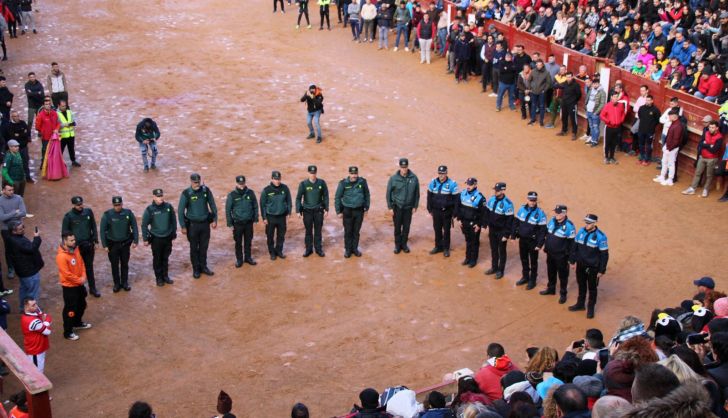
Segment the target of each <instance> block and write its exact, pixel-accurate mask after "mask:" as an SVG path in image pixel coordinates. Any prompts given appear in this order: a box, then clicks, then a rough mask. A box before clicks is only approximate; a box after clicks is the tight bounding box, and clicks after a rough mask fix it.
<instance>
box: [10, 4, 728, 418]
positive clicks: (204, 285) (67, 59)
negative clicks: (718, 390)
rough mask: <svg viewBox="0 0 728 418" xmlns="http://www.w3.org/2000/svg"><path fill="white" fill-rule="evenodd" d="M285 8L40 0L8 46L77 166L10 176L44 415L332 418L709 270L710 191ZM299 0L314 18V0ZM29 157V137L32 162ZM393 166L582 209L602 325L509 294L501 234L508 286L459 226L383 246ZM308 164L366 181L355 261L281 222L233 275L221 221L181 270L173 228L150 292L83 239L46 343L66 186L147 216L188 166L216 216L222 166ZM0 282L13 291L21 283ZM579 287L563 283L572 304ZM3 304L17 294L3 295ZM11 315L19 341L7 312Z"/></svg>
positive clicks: (339, 231)
mask: <svg viewBox="0 0 728 418" xmlns="http://www.w3.org/2000/svg"><path fill="white" fill-rule="evenodd" d="M312 3H315V2H313V1H312ZM286 7H287V13H286V14H285V15H283V14H280V13H278V14H275V15H273V14H271V4H270V2H269V1H268V0H265V1H259V0H246V1H238V2H227V1H221V0H211V1H182V0H178V1H170V0H151V1H142V0H127V1H121V0H109V1H99V0H69V1H64V2H60V3H58V2H53V3H52V2H50V1H47V0H43V1H42V2H41V3H40V4H39V8H40V13H38V18H39V20H40V28H39V29H40V34H38V35H35V36H33V35H26V36H23V37H21V38H20V39H17V40H15V39H13V40H9V39H8V48H9V50H10V53H9V54H10V61H8V62H7V63H4V65H3V69H4V70H5V74H6V76H8V78H9V84H10V86H11V90H12V91H14V92H15V93H16V106H19V107H20V108H21V109H22V110H23V112H21V114H22V113H24V111H25V98H24V95H22V94H21V92H22V83H24V81H25V75H26V73H27V72H28V71H31V70H32V71H36V72H37V73H39V75H40V76H41V80H43V81H45V77H46V75H47V73H48V71H49V65H48V64H49V63H50V62H51V61H58V62H60V64H61V67H62V69H63V70H64V71H65V73H66V77H67V80H68V83H69V87H70V102H71V106H72V107H73V108H74V110H75V111H76V112H77V119H78V124H79V128H78V133H77V137H78V140H77V141H78V142H77V147H78V149H79V153H80V158H79V161H80V162H81V163H82V164H83V167H82V168H80V169H73V171H72V172H71V177H70V179H67V180H63V181H60V182H56V183H48V182H45V181H41V182H39V183H38V184H36V185H30V186H29V187H28V190H27V202H28V207H29V211H30V212H32V213H34V214H36V217H35V218H34V219H31V220H29V221H28V224H29V225H30V226H34V225H38V226H39V227H40V228H41V230H42V234H43V238H44V244H43V251H44V257H45V260H46V267H45V269H44V270H43V272H42V277H43V286H42V298H41V305H42V306H43V307H44V308H45V309H46V310H47V311H49V312H50V313H51V314H52V315H54V317H55V319H56V325H55V333H54V334H53V336H52V338H51V340H52V342H51V350H50V353H49V356H48V360H47V367H46V372H47V374H48V376H49V378H50V379H51V381H52V382H53V384H54V387H55V389H54V390H53V393H52V396H53V410H54V416H56V417H61V418H65V417H79V416H85V417H123V416H126V415H125V414H126V410H127V408H128V406H129V405H130V404H131V403H132V402H133V401H134V400H137V399H144V400H147V401H149V402H150V403H151V404H152V405H153V406H154V409H155V412H156V413H157V416H159V417H205V416H211V415H213V414H214V412H215V405H216V396H217V393H218V391H219V390H220V389H224V390H225V391H227V392H228V393H229V394H230V395H231V396H232V398H233V399H234V412H235V413H236V414H237V416H239V417H284V416H287V414H288V413H289V410H290V409H289V408H290V407H291V405H293V403H295V402H297V401H302V402H305V403H306V404H307V405H309V407H310V408H311V411H312V413H313V416H316V417H328V416H332V415H334V414H336V413H341V412H345V411H346V410H347V409H348V408H349V407H350V406H351V404H352V403H353V402H355V401H357V395H358V393H359V391H360V390H361V389H362V388H364V387H368V386H372V387H375V388H378V389H380V390H381V389H382V388H384V387H386V386H391V385H396V384H405V385H407V386H409V387H414V388H417V387H423V386H426V385H430V384H434V383H437V382H439V381H440V380H441V378H442V376H443V375H444V374H445V373H447V372H450V371H453V370H456V369H459V368H462V367H469V368H471V369H474V370H477V368H478V367H479V365H480V364H481V362H482V360H483V358H484V356H485V352H484V351H485V346H486V344H487V343H489V342H491V341H494V340H497V341H500V342H502V343H504V344H505V346H506V347H507V349H508V350H509V351H510V353H511V356H512V357H513V358H514V360H515V361H516V362H517V363H519V364H524V363H525V357H526V356H525V351H524V349H525V348H526V347H527V346H530V345H546V344H548V345H552V346H554V347H556V348H558V349H559V350H561V349H563V347H565V346H566V345H567V343H568V342H569V341H571V340H573V339H576V338H578V337H580V336H581V335H583V332H584V330H585V329H586V328H589V327H599V328H601V329H602V330H604V332H605V334H607V335H608V334H610V333H611V332H612V330H613V329H614V327H615V325H616V322H617V321H618V319H619V318H620V317H622V316H624V315H626V314H638V315H640V316H642V317H643V318H644V319H647V318H648V314H649V312H650V310H651V308H652V307H653V306H665V305H676V304H677V303H679V301H680V300H682V299H683V298H685V297H687V296H689V295H692V294H693V291H694V289H693V287H692V283H691V282H692V280H693V279H694V278H696V277H699V276H701V275H713V276H714V277H718V278H719V279H720V277H721V276H720V275H721V273H723V272H724V270H725V268H726V261H725V254H724V253H723V252H722V250H723V247H724V243H725V237H726V235H727V234H728V225H727V224H726V223H725V222H724V220H725V213H726V212H725V211H726V206H725V205H720V204H718V203H716V202H715V199H716V198H717V197H718V196H717V193H715V192H714V193H713V194H712V195H711V197H710V199H701V198H699V197H697V196H693V197H685V196H682V195H681V194H680V193H679V191H680V190H681V189H682V187H684V186H685V182H686V179H685V178H684V179H683V180H682V181H681V182H680V183H679V185H677V186H675V187H673V188H666V187H660V186H659V185H656V184H655V183H653V182H652V181H651V179H652V177H653V176H654V175H655V170H654V168H653V167H650V168H643V167H639V166H636V165H635V164H634V163H633V162H632V161H633V160H631V159H627V158H622V164H620V165H619V166H604V165H603V164H601V158H600V154H599V151H597V150H592V149H590V148H588V147H584V146H583V145H581V144H580V143H572V142H571V141H569V140H564V139H557V137H554V136H553V134H554V133H555V132H554V131H553V130H551V131H546V130H541V129H539V128H535V127H526V126H525V124H524V123H522V122H521V121H520V118H519V117H518V115H517V114H516V113H514V112H503V113H499V114H496V113H495V112H494V99H493V98H489V97H486V95H483V94H480V89H479V88H478V87H477V86H476V85H474V84H475V83H473V82H471V83H469V84H466V85H456V84H455V83H454V81H453V79H452V78H451V77H450V76H445V67H444V62H443V60H442V59H439V58H436V59H435V60H434V62H433V64H432V65H430V66H426V65H420V64H419V60H418V59H417V58H418V57H416V56H413V55H412V54H409V53H405V52H403V51H400V52H398V53H396V54H395V53H393V52H391V50H390V51H388V52H385V51H377V50H376V47H374V46H372V45H357V44H355V43H352V42H351V40H350V39H351V37H350V36H349V30H348V29H346V30H344V29H343V28H341V27H336V28H335V29H334V30H332V31H331V32H328V31H323V32H320V31H318V30H316V28H315V27H314V29H313V30H305V29H303V30H301V31H300V32H297V31H295V30H294V25H295V21H294V19H295V17H296V13H295V9H294V8H293V7H291V6H288V5H286ZM311 14H312V17H313V16H315V17H314V22H316V23H317V22H318V10H317V8H316V7H315V6H313V5H312V6H311ZM332 16H335V8H333V7H332ZM334 19H335V17H334ZM310 83H316V84H320V85H321V86H322V87H323V89H324V95H325V97H326V100H325V103H326V113H325V115H324V117H323V119H322V121H323V128H324V135H325V141H324V143H323V144H319V145H316V144H315V143H313V142H312V141H307V140H305V139H304V138H305V136H306V134H307V132H306V127H305V119H304V117H305V112H304V107H303V105H302V104H301V103H299V101H298V99H299V98H300V97H301V95H302V94H303V92H304V91H305V89H306V88H307V86H308V85H309V84H310ZM145 116H151V117H154V118H155V119H156V120H157V121H158V123H159V126H160V128H161V130H162V138H161V140H160V142H159V148H160V157H159V162H158V163H159V170H158V171H156V172H151V173H149V174H144V173H142V170H141V168H142V167H141V161H140V156H139V152H138V147H137V145H136V142H135V141H134V139H133V133H134V127H135V125H136V123H137V122H138V121H139V120H140V119H141V118H142V117H145ZM38 150H39V144H37V143H34V144H33V145H32V153H33V154H34V155H36V156H37V155H38V152H39V151H38ZM399 157H408V158H409V159H410V167H411V169H412V170H413V171H414V172H415V173H416V174H417V175H418V176H419V178H420V183H421V186H422V190H423V192H424V190H425V187H426V184H427V182H428V181H429V180H430V179H431V178H432V177H433V176H434V175H435V170H436V167H437V166H438V165H439V164H446V165H448V166H449V167H450V173H451V177H453V178H454V179H456V180H457V181H459V182H461V184H462V181H463V180H464V179H465V178H466V177H469V176H475V177H477V178H478V179H480V181H481V189H482V190H483V191H484V192H486V193H487V194H488V195H489V194H490V193H491V191H490V187H492V184H493V183H494V182H496V181H506V182H508V194H509V195H510V196H511V198H512V199H513V200H514V202H515V203H517V204H521V203H522V201H523V200H524V196H525V193H526V192H527V191H529V190H537V191H538V192H539V194H540V196H541V197H542V206H543V207H545V208H547V209H551V208H552V207H553V205H554V204H556V203H565V204H567V205H568V206H569V209H570V213H571V217H572V219H573V220H574V221H575V222H576V224H577V225H578V226H581V225H582V222H581V218H582V217H583V215H584V214H585V213H587V212H593V213H596V214H598V215H599V216H600V219H601V223H600V226H601V228H602V229H603V230H604V231H605V232H606V233H607V234H608V236H609V244H610V254H611V257H610V263H609V269H608V273H607V275H606V276H605V277H604V278H603V279H602V282H601V287H600V289H599V290H600V295H599V304H598V305H597V317H596V319H595V320H591V321H589V320H587V319H586V318H585V317H584V314H583V313H579V314H572V313H569V312H567V311H566V307H565V306H561V305H558V304H557V303H556V302H557V299H556V297H542V296H538V294H537V293H536V292H537V290H534V291H531V292H526V291H524V290H523V289H521V288H516V286H515V281H516V280H517V279H518V278H519V277H520V263H519V261H518V255H517V245H516V244H515V243H511V244H509V252H510V258H509V263H508V268H507V271H506V277H505V278H504V279H503V280H501V281H495V280H493V278H492V276H490V277H486V276H484V275H483V271H484V270H485V269H486V268H487V265H488V263H489V262H490V255H489V254H490V253H489V247H488V244H487V238H485V237H482V242H483V245H482V247H481V261H480V264H479V265H478V267H477V268H476V269H468V268H464V267H462V266H460V261H461V260H462V258H463V252H464V241H463V238H462V234H461V233H460V232H459V231H457V230H453V237H454V239H453V241H454V242H453V247H454V250H453V255H452V257H451V258H449V259H445V258H443V257H442V256H441V255H438V256H430V255H428V252H429V250H430V249H431V248H432V243H433V234H432V228H431V221H430V218H429V217H428V216H427V214H426V213H425V211H424V209H422V210H420V211H419V212H417V213H416V215H415V217H414V220H413V226H412V242H411V247H412V250H413V251H412V253H411V254H400V255H398V256H395V255H393V254H392V233H391V230H392V223H391V220H390V219H389V218H388V217H387V213H386V205H385V201H384V189H385V185H386V182H387V177H388V176H389V175H391V174H392V173H394V171H395V170H396V168H397V167H396V162H397V159H398V158H399ZM308 164H317V165H318V167H319V175H320V177H321V178H323V179H325V180H327V181H328V184H329V188H330V190H331V193H332V200H333V192H334V190H335V188H336V184H337V183H338V181H339V180H340V179H341V178H343V177H344V176H346V169H347V167H348V166H349V165H358V166H359V169H360V173H361V175H363V176H364V177H366V178H367V179H368V181H369V184H370V188H371V193H372V208H371V210H370V212H369V214H368V216H367V217H366V219H365V222H364V226H363V229H362V242H361V249H362V251H363V253H364V256H363V257H362V258H352V259H349V260H346V259H344V258H343V228H342V226H341V222H340V220H339V219H337V218H335V217H334V216H332V215H330V216H329V217H328V219H327V220H326V223H325V249H326V251H327V256H326V257H325V258H323V259H321V258H318V257H315V256H314V257H312V258H308V259H303V258H301V257H300V254H301V253H302V252H303V228H302V223H301V221H300V220H299V219H298V218H296V217H294V218H291V219H290V223H289V232H288V235H287V241H286V252H287V254H288V255H289V257H288V258H287V259H286V260H279V261H275V262H271V261H269V259H268V257H267V253H266V251H265V237H264V233H263V226H262V224H259V225H257V227H256V238H255V240H254V256H255V257H257V259H258V261H259V264H258V266H256V267H250V266H248V265H246V266H244V267H243V268H241V269H235V268H234V266H233V263H234V257H233V255H232V254H233V243H232V234H231V232H230V230H229V229H227V228H225V227H224V224H223V222H222V219H221V226H219V227H218V228H217V230H215V231H213V238H212V242H211V246H210V248H211V249H210V265H211V267H212V268H213V269H214V270H215V272H216V274H215V276H214V277H205V276H203V278H202V279H201V280H198V281H193V280H192V277H191V269H190V265H189V258H188V245H187V242H186V241H185V240H184V239H178V240H177V241H176V242H175V250H174V253H173V255H172V267H171V275H172V276H173V278H174V279H175V280H176V283H175V284H174V285H173V286H165V287H164V288H161V289H160V288H157V287H156V286H155V285H154V279H153V273H152V270H151V254H150V250H149V248H148V247H142V246H140V247H139V248H137V249H136V250H134V251H133V252H132V261H131V278H130V282H131V285H132V286H133V290H132V291H131V292H130V293H126V292H121V293H119V294H112V292H111V278H110V271H109V265H108V261H107V260H106V257H105V255H104V253H103V252H97V259H96V264H95V267H96V271H97V276H98V279H97V280H98V281H99V282H100V289H101V291H102V293H103V297H102V298H101V299H93V298H90V299H89V301H88V302H89V307H88V310H87V315H86V318H85V319H86V320H88V321H89V322H91V323H93V325H94V328H93V329H91V330H88V331H82V333H81V339H80V340H79V341H77V342H70V341H66V340H64V339H63V338H62V335H61V334H62V332H61V330H62V327H61V309H62V303H61V295H60V288H59V286H58V284H57V274H56V271H55V262H54V257H55V252H56V246H57V244H58V242H59V233H60V231H59V229H60V222H61V218H62V215H63V213H64V212H65V211H66V210H68V209H69V207H70V204H69V198H70V197H71V196H72V195H74V194H81V195H83V196H84V197H85V199H86V202H87V203H88V206H89V207H92V208H93V209H94V211H95V212H96V214H97V219H100V217H101V214H102V212H103V211H104V210H106V209H108V208H109V207H110V198H111V196H112V195H115V194H121V195H123V197H124V200H125V202H126V206H127V207H129V208H131V209H132V210H133V211H134V212H135V213H136V214H137V216H138V217H141V214H142V211H143V209H144V207H145V206H146V205H147V204H148V203H149V202H150V201H151V190H152V189H153V188H156V187H162V188H164V189H165V191H167V193H168V196H169V197H170V199H171V200H173V202H174V205H175V206H176V204H177V199H178V197H179V193H180V192H181V190H182V189H183V188H184V187H186V185H187V184H188V176H189V174H190V173H191V172H193V171H197V172H200V173H201V174H202V176H203V178H204V180H205V181H206V183H207V185H208V186H209V187H210V188H211V189H212V191H213V192H214V194H215V196H216V198H217V203H218V206H219V207H224V199H225V195H226V194H227V192H228V191H229V190H231V189H232V188H233V187H234V176H235V175H238V174H244V175H246V176H247V178H248V183H249V186H250V187H251V188H253V190H255V191H256V194H259V191H260V190H261V189H262V188H263V187H264V186H265V185H266V184H267V183H268V179H269V175H270V172H271V170H274V169H275V170H280V171H282V173H283V181H284V183H287V184H288V185H289V187H291V189H292V190H295V189H296V187H297V184H298V182H299V181H301V180H302V179H303V178H304V177H305V176H306V166H307V165H308ZM332 203H333V202H332ZM422 203H423V204H424V193H423V200H422ZM549 215H551V212H550V211H549ZM541 261H542V265H541V275H540V276H541V278H540V279H539V281H540V283H539V289H538V290H540V288H541V287H542V286H543V282H544V281H545V257H544V256H542V258H541ZM572 278H573V272H572ZM11 284H12V286H13V287H14V288H16V289H17V286H18V285H17V280H16V281H13V282H11ZM719 287H720V288H725V287H724V286H723V285H722V284H719ZM575 296H576V284H575V282H574V281H573V280H572V283H571V285H570V294H569V303H573V301H574V299H575ZM10 302H11V304H12V306H13V309H15V307H16V306H17V296H16V295H13V296H11V297H10ZM9 322H10V333H11V335H13V336H14V337H15V338H16V340H17V341H20V340H21V337H20V332H19V329H18V323H19V320H18V316H17V315H16V314H13V315H10V317H9ZM8 386H9V388H8V389H12V388H13V387H16V386H17V384H13V383H12V382H10V383H8ZM7 392H10V390H7Z"/></svg>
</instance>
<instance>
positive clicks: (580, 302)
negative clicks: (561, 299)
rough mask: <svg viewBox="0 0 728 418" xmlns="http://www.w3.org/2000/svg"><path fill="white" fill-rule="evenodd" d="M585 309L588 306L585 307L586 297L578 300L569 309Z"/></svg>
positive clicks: (572, 310) (573, 310) (574, 310)
mask: <svg viewBox="0 0 728 418" xmlns="http://www.w3.org/2000/svg"><path fill="white" fill-rule="evenodd" d="M585 309H586V308H585V307H584V299H579V300H577V301H576V304H574V305H571V306H569V310H570V311H571V312H576V311H583V310H585Z"/></svg>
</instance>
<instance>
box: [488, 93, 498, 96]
mask: <svg viewBox="0 0 728 418" xmlns="http://www.w3.org/2000/svg"><path fill="white" fill-rule="evenodd" d="M488 97H498V95H497V94H495V93H490V94H489V95H488Z"/></svg>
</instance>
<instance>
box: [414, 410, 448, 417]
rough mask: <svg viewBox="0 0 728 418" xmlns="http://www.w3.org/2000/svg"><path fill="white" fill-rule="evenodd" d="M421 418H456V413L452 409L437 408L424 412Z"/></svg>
mask: <svg viewBox="0 0 728 418" xmlns="http://www.w3.org/2000/svg"><path fill="white" fill-rule="evenodd" d="M420 418H455V413H453V411H452V409H450V408H437V409H430V410H429V411H425V412H423V413H422V414H421V415H420Z"/></svg>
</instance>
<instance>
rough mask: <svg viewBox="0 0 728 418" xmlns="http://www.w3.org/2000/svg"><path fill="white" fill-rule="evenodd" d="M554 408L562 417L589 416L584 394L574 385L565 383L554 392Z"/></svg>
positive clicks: (585, 417)
mask: <svg viewBox="0 0 728 418" xmlns="http://www.w3.org/2000/svg"><path fill="white" fill-rule="evenodd" d="M554 400H555V401H556V409H557V411H558V413H559V416H560V417H563V418H589V417H591V413H590V412H589V409H587V402H586V396H584V393H583V392H582V391H581V389H579V388H578V387H577V386H576V385H574V384H570V383H567V384H565V385H561V386H559V388H558V389H556V391H555V392H554Z"/></svg>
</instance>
